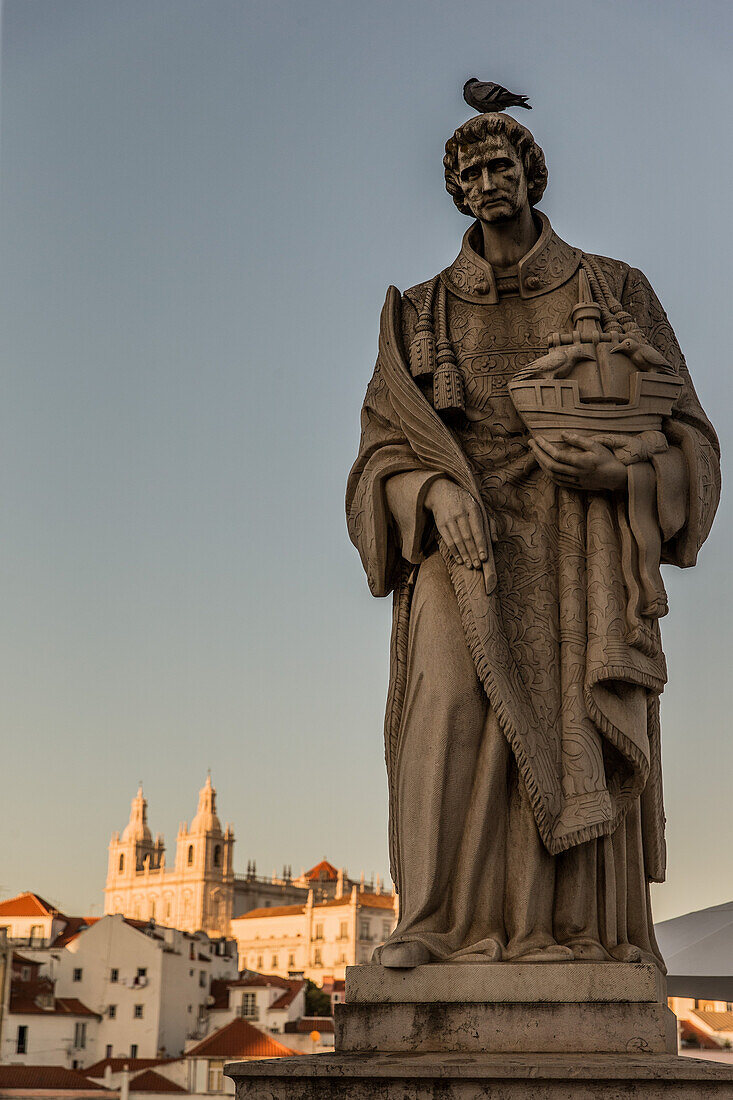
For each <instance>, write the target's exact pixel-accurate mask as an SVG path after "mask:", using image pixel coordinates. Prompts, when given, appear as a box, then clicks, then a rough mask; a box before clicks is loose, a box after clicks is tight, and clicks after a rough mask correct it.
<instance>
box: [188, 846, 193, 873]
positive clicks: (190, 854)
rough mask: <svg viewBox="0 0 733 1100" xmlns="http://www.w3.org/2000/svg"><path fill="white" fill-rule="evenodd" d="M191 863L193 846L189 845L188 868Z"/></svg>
mask: <svg viewBox="0 0 733 1100" xmlns="http://www.w3.org/2000/svg"><path fill="white" fill-rule="evenodd" d="M192 863H193V844H189V846H188V866H189V867H190V866H191V864H192Z"/></svg>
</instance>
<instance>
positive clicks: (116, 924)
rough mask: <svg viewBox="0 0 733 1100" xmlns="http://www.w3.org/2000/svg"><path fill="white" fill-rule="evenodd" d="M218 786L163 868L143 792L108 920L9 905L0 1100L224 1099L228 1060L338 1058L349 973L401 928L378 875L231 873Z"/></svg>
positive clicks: (120, 848)
mask: <svg viewBox="0 0 733 1100" xmlns="http://www.w3.org/2000/svg"><path fill="white" fill-rule="evenodd" d="M233 852H234V833H233V830H232V828H231V826H230V825H227V826H226V827H225V829H224V830H222V827H221V824H220V821H219V818H218V816H217V812H216V791H215V789H214V787H213V784H212V782H211V777H210V776H209V777H208V778H207V780H206V783H205V784H204V786H203V787H202V789H201V791H200V792H199V799H198V808H197V811H196V814H195V816H194V818H193V820H192V821H191V824H190V827H189V826H188V825H186V824H185V823H184V824H182V825H181V826H180V828H179V830H178V836H177V840H176V853H175V861H174V862H173V864H172V866H171V867H170V868H169V867H168V866H167V865H166V858H165V856H166V853H165V844H164V841H163V838H162V836H160V835H157V836H156V837H155V839H153V836H152V834H151V831H150V828H149V826H148V806H147V801H146V799H145V797H144V795H143V791H142V787H141V788H140V789H139V790H138V792H137V794H136V795H135V797H134V798H133V800H132V806H131V811H130V819H129V821H128V823H127V825H126V826H125V828H124V830H123V831H122V833H121V834H120V833H117V832H116V833H114V834H113V836H112V839H111V841H110V845H109V864H108V871H107V880H106V884H105V888H104V916H102V917H98V918H95V917H90V916H70V915H68V914H66V913H64V912H62V911H61V910H60V909H58V908H57V907H56V906H54V905H52V904H50V903H49V902H47V901H46V900H44V898H43V897H42V896H41V895H39V894H37V893H33V892H26V893H23V894H19V895H17V896H16V897H13V898H9V899H7V900H6V901H3V902H0V1098H2V1097H5V1096H18V1097H20V1096H31V1095H39V1096H40V1095H45V1096H49V1095H53V1096H58V1097H69V1098H71V1097H74V1098H79V1097H89V1098H92V1097H99V1098H100V1100H101V1098H103V1097H105V1096H110V1097H119V1098H120V1100H151V1097H153V1096H154V1095H155V1094H156V1093H167V1094H170V1093H180V1094H184V1093H185V1094H188V1095H189V1096H196V1097H198V1096H201V1097H212V1096H216V1095H217V1094H220V1095H221V1094H231V1093H233V1091H234V1088H233V1085H232V1083H231V1081H229V1080H228V1078H225V1077H224V1076H223V1067H224V1063H225V1062H227V1061H231V1060H239V1059H249V1058H266V1057H297V1056H298V1055H299V1054H302V1053H312V1052H317V1051H325V1050H332V1049H333V1026H334V1025H333V1006H334V1004H335V1003H337V1002H338V1001H339V1000H343V997H344V978H345V973H346V967H347V966H349V965H354V964H357V963H365V962H368V961H369V959H370V958H371V954H372V952H373V950H374V948H375V947H376V946H378V945H379V944H380V943H382V942H383V941H384V940H385V939H386V938H387V937H388V936H389V935H390V933H391V931H392V929H393V928H394V926H395V924H396V920H397V898H396V895H395V894H394V892H393V891H392V890H386V889H385V888H384V887H383V885H382V883H381V881H380V880H379V879H378V878H377V879H376V880H374V879H373V878H370V879H369V880H368V881H367V880H366V878H365V876H364V875H363V874H362V875H361V876H360V878H359V880H354V879H351V878H350V877H349V875H348V873H347V871H346V869H345V868H337V867H335V866H334V865H333V864H331V863H329V862H328V860H326V859H323V860H321V861H320V862H319V863H317V864H315V866H313V867H311V868H310V870H308V871H305V870H304V871H302V872H301V873H300V875H298V876H297V877H296V876H294V875H293V873H292V870H291V868H289V867H285V868H284V869H283V873H282V875H281V876H278V875H275V874H274V875H272V876H271V877H269V878H268V877H262V876H259V875H258V874H257V869H256V865H255V863H254V861H252V860H250V862H249V863H248V865H247V872H246V874H245V875H236V874H235V873H234V870H233Z"/></svg>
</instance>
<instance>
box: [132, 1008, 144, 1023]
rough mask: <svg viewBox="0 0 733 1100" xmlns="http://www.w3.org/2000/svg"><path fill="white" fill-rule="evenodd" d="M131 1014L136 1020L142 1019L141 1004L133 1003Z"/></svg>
mask: <svg viewBox="0 0 733 1100" xmlns="http://www.w3.org/2000/svg"><path fill="white" fill-rule="evenodd" d="M132 1015H133V1016H134V1018H135V1019H136V1020H142V1018H143V1006H142V1005H135V1006H134V1008H133V1010H132Z"/></svg>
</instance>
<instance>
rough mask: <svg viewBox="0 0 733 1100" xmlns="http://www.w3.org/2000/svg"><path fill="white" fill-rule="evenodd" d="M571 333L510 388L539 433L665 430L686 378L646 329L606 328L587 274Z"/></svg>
mask: <svg viewBox="0 0 733 1100" xmlns="http://www.w3.org/2000/svg"><path fill="white" fill-rule="evenodd" d="M579 297H580V301H579V302H578V305H576V306H575V308H574V309H573V312H572V324H573V328H572V331H571V332H558V333H554V334H553V335H552V336H550V338H549V339H548V348H549V351H548V353H547V355H543V356H542V357H541V358H539V359H535V361H534V362H533V363H530V365H529V366H528V367H525V368H524V369H523V370H521V371H519V372H518V373H517V374H516V375H515V377H514V378H513V379H512V381H511V382H510V383H509V385H508V389H509V393H510V395H511V398H512V401H513V402H514V406H515V408H516V410H517V412H518V414H519V416H520V417H521V418H522V420H523V421H524V423H525V424H526V425H527V427H528V428H529V430H530V431H531V432H532V433H533V434H537V435H541V436H542V437H543V438H544V439H548V440H551V441H555V440H559V439H560V438H561V435H562V432H563V431H579V432H583V433H587V434H589V435H598V434H602V435H612V434H619V435H637V434H639V433H640V432H648V431H659V430H660V429H661V426H662V419H663V417H666V416H669V415H670V413H671V411H672V406H673V405H674V403H675V401H676V400H677V397H678V396H679V393H680V390H681V388H682V379H681V378H680V376H679V375H678V374H676V373H675V371H674V370H673V368H672V367H671V366H670V365H669V364H668V363H667V362H666V361H665V360H664V359H663V358H662V356H661V355H660V354H659V353H658V352H657V351H656V349H654V348H653V347H651V345H650V344H648V343H647V342H646V340H644V338H643V336H642V334H641V332H639V331H638V330H637V331H636V332H635V333H629V332H628V331H627V332H624V331H623V330H618V329H617V330H615V331H614V330H611V331H604V329H603V328H602V325H601V307H600V306H599V305H598V304H597V303H596V302H594V301H593V299H592V296H591V292H590V286H589V283H588V279H587V277H586V274H585V271H583V270H581V272H580V295H579Z"/></svg>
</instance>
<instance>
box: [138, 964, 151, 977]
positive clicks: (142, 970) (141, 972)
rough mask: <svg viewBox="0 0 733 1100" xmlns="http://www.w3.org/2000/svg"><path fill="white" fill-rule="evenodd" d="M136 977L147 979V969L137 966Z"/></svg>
mask: <svg viewBox="0 0 733 1100" xmlns="http://www.w3.org/2000/svg"><path fill="white" fill-rule="evenodd" d="M137 976H138V978H147V976H148V968H147V967H146V966H138V968H137Z"/></svg>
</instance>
